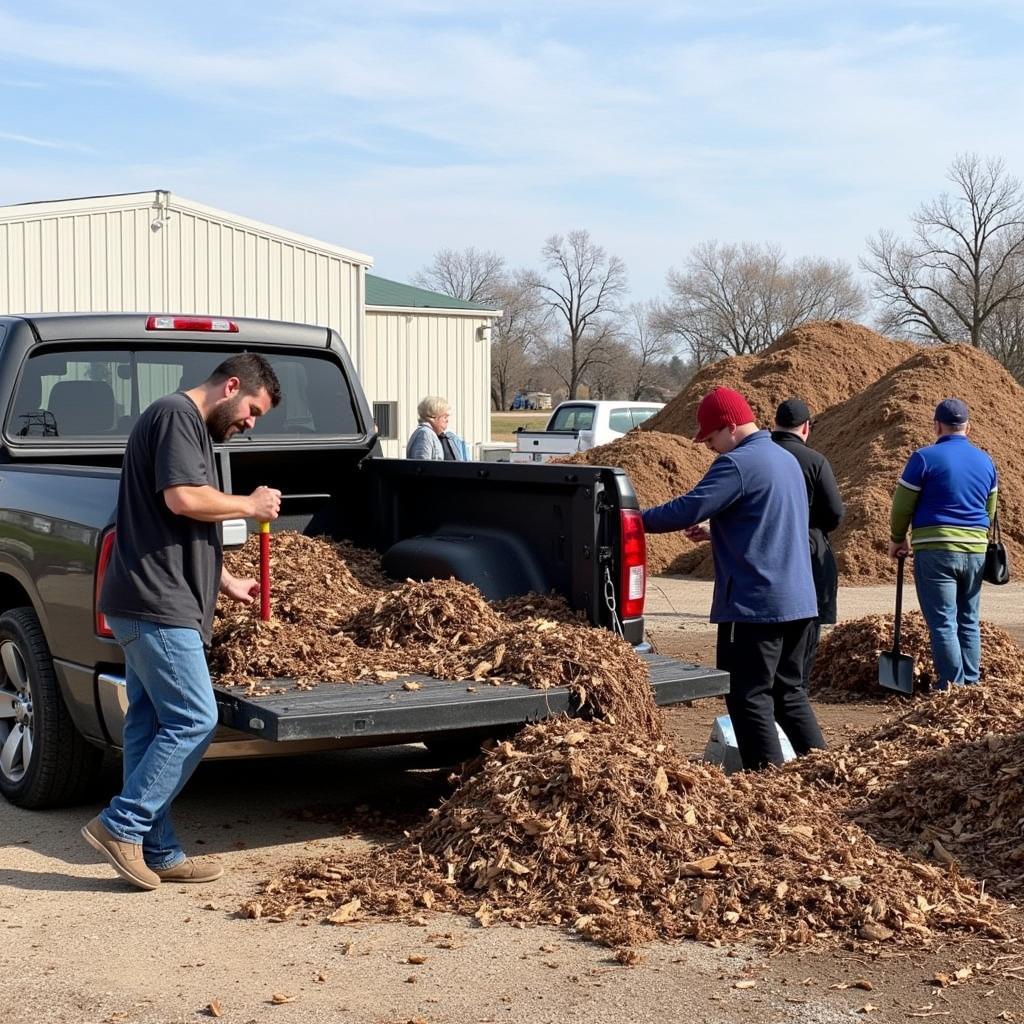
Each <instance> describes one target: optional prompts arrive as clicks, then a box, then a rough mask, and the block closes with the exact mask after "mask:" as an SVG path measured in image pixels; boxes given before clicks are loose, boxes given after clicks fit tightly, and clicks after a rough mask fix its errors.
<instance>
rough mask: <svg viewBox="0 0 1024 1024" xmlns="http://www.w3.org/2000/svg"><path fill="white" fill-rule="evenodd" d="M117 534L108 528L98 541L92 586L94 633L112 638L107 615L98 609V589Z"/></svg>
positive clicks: (101, 583) (108, 563)
mask: <svg viewBox="0 0 1024 1024" xmlns="http://www.w3.org/2000/svg"><path fill="white" fill-rule="evenodd" d="M116 536H117V534H116V533H115V531H114V530H108V531H107V532H106V533H105V534H104V535H103V540H102V541H101V542H100V553H99V557H98V558H97V559H96V585H95V587H94V588H93V598H92V599H93V610H94V611H95V613H96V635H97V636H105V637H109V638H110V639H111V640H112V639H113V638H114V631H113V630H112V629H111V628H110V623H109V622H107V617H106V616H105V615H104V614H103V612H101V611H100V591H101V590H102V589H103V577H104V576H106V574H107V566H108V565H110V556H111V555H112V554H113V553H114V538H115V537H116Z"/></svg>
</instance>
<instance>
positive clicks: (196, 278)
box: [0, 190, 494, 455]
mask: <svg viewBox="0 0 1024 1024" xmlns="http://www.w3.org/2000/svg"><path fill="white" fill-rule="evenodd" d="M372 265H373V259H372V257H370V256H367V255H364V254H363V253H359V252H354V251H352V250H350V249H343V248H341V247H340V246H336V245H331V244H328V243H326V242H321V241H317V240H316V239H313V238H307V237H305V236H303V235H298V234H295V233H294V232H291V231H287V230H284V229H282V228H277V227H273V226H271V225H268V224H261V223H259V222H258V221H254V220H249V219H248V218H246V217H241V216H238V215H236V214H233V213H226V212H224V211H223V210H216V209H213V208H211V207H208V206H204V205H202V204H201V203H196V202H193V201H192V200H189V199H183V198H182V197H180V196H176V195H173V194H171V193H170V192H166V191H161V190H158V191H152V192H136V193H129V194H126V195H115V196H95V197H90V198H82V199H68V200H57V201H53V202H41V203H28V204H24V205H20V206H6V207H0V312H3V313H39V312H94V311H97V312H104V311H105V312H119V311H137V312H154V313H210V314H214V315H219V316H254V317H265V318H268V319H271V320H289V321H294V322H297V323H312V324H320V325H323V326H327V327H333V328H334V329H335V330H337V331H338V332H339V334H340V335H341V337H342V338H343V339H344V341H345V344H346V345H347V346H348V348H349V351H350V352H351V354H352V359H353V361H354V363H355V365H356V369H357V371H358V372H359V374H360V378H361V380H362V382H363V387H364V389H365V390H366V392H367V396H368V397H369V399H370V401H371V402H373V403H374V405H375V412H376V414H377V415H378V423H379V424H380V426H381V427H382V435H384V436H383V437H382V446H383V448H384V451H385V454H387V455H400V454H404V451H405V439H406V437H407V436H408V434H409V433H410V432H411V430H412V429H413V427H414V426H415V424H416V404H417V402H418V401H419V399H420V398H421V397H422V396H423V395H426V394H441V395H445V396H446V397H447V398H448V399H449V400H450V401H451V403H452V405H453V408H454V410H455V416H454V417H453V421H452V422H453V429H456V430H458V432H459V433H460V434H461V435H462V436H463V437H464V438H465V439H466V440H467V441H468V442H469V443H470V444H471V445H474V446H475V445H477V444H479V443H481V442H487V441H489V440H490V416H489V409H490V344H489V343H488V340H489V330H488V328H489V325H490V322H491V320H492V319H493V317H494V312H493V311H490V310H472V309H469V308H468V307H467V306H466V304H465V303H458V302H457V301H456V300H453V299H448V298H447V297H446V296H435V295H432V293H430V292H424V291H422V289H417V288H409V287H408V286H405V285H398V284H396V283H394V282H389V281H384V280H383V279H375V278H373V277H372V276H371V278H370V285H369V287H371V288H373V289H376V292H375V295H374V303H373V305H372V308H370V309H368V308H367V306H368V303H367V295H366V292H367V287H368V284H367V274H366V271H367V269H368V268H369V267H371V266H372ZM381 420H386V422H384V423H381ZM383 428H386V429H383Z"/></svg>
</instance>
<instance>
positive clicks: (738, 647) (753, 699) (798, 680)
mask: <svg viewBox="0 0 1024 1024" xmlns="http://www.w3.org/2000/svg"><path fill="white" fill-rule="evenodd" d="M812 622H813V620H812V619H798V620H796V621H795V622H724V623H721V624H720V625H719V627H718V659H717V660H718V667H719V668H720V669H723V670H725V671H726V672H728V673H729V677H730V683H729V696H728V697H726V699H725V703H726V707H728V709H729V715H730V717H731V718H732V727H733V729H734V731H735V733H736V742H737V744H738V745H739V748H740V757H741V759H742V760H743V767H744V768H745V769H746V770H747V771H756V770H757V769H759V768H765V767H767V766H768V765H769V764H782V760H783V759H782V747H781V746H780V744H779V737H778V733H777V732H776V731H775V723H776V722H778V724H779V726H780V727H781V728H782V731H783V732H784V733H785V734H786V736H787V737H788V739H789V742H790V743H792V744H793V749H794V750H795V751H796V752H797V753H798V754H806V753H807V752H808V751H810V750H814V749H816V748H817V749H822V750H823V749H824V748H825V739H824V737H823V736H822V735H821V729H820V728H819V727H818V720H817V719H816V718H815V717H814V711H813V710H812V708H811V704H810V701H809V700H808V698H807V691H806V690H805V689H804V678H803V676H804V665H805V656H806V653H807V634H808V631H809V629H810V627H811V623H812Z"/></svg>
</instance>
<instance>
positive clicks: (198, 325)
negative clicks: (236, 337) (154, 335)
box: [146, 316, 238, 334]
mask: <svg viewBox="0 0 1024 1024" xmlns="http://www.w3.org/2000/svg"><path fill="white" fill-rule="evenodd" d="M146 330H147V331H214V332H218V333H221V334H237V333H238V324H236V323H235V321H234V320H224V319H222V318H220V317H212V316H151V317H149V319H148V320H147V321H146Z"/></svg>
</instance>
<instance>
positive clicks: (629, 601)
mask: <svg viewBox="0 0 1024 1024" xmlns="http://www.w3.org/2000/svg"><path fill="white" fill-rule="evenodd" d="M619 530H620V533H621V535H622V570H621V573H620V576H619V618H620V619H637V618H639V617H640V616H641V615H643V613H644V598H645V596H646V594H647V537H646V536H645V535H644V521H643V517H642V516H641V515H640V513H639V512H637V511H636V510H635V509H621V510H620V511H619Z"/></svg>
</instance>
